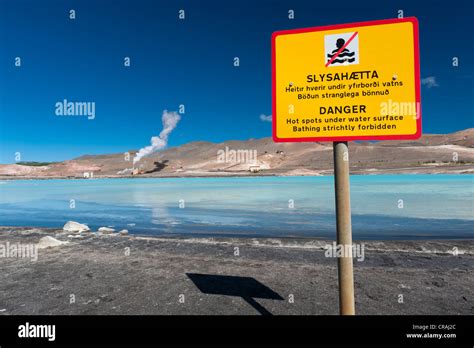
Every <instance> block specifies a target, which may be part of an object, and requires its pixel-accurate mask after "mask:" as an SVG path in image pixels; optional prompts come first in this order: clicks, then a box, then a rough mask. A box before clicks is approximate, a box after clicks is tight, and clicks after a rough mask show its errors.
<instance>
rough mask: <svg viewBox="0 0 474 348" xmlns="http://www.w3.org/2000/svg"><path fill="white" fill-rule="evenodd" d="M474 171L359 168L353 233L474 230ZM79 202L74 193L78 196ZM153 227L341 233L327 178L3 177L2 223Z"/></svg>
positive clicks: (453, 234) (159, 230)
mask: <svg viewBox="0 0 474 348" xmlns="http://www.w3.org/2000/svg"><path fill="white" fill-rule="evenodd" d="M473 198H474V176H473V175H365V176H359V175H354V176H351V206H352V225H353V236H354V239H437V238H439V239H445V238H474V228H473V226H474V221H473V220H474V199H473ZM71 200H73V201H71ZM68 220H73V221H77V222H81V223H85V224H87V225H89V227H91V229H97V228H99V227H101V226H111V227H114V228H115V229H117V230H119V229H127V230H128V231H129V232H130V233H140V234H150V235H177V236H181V235H185V236H190V235H192V236H199V237H204V236H205V237H209V236H233V237H239V236H241V237H292V236H297V237H322V238H334V237H335V215H334V182H333V177H332V176H320V177H246V178H156V179H89V180H5V181H0V225H3V226H38V227H62V226H63V225H64V223H65V222H66V221H68Z"/></svg>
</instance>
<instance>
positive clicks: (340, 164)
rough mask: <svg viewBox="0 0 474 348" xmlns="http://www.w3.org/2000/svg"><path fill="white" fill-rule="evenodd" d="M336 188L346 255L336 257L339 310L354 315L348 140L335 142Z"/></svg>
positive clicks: (340, 241)
mask: <svg viewBox="0 0 474 348" xmlns="http://www.w3.org/2000/svg"><path fill="white" fill-rule="evenodd" d="M333 151H334V187H335V192H336V230H337V246H338V248H342V249H343V254H342V256H340V257H339V258H338V260H337V262H338V276H339V312H340V314H341V315H354V314H355V305H354V272H353V264H352V263H353V259H352V226H351V194H350V185H349V148H348V146H347V142H345V141H341V142H336V141H335V142H333Z"/></svg>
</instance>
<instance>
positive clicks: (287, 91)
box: [272, 18, 421, 142]
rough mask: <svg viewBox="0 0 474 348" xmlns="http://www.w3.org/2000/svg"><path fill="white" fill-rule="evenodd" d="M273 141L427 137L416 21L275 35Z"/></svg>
mask: <svg viewBox="0 0 474 348" xmlns="http://www.w3.org/2000/svg"><path fill="white" fill-rule="evenodd" d="M272 68H273V86H272V88H273V113H272V114H273V139H274V140H275V141H277V142H282V141H291V142H299V141H349V140H382V139H417V138H419V137H420V136H421V108H420V72H419V70H420V68H419V45H418V21H417V20H416V18H402V19H389V20H381V21H372V22H363V23H352V24H342V25H334V26H326V27H316V28H308V29H296V30H286V31H278V32H275V33H273V35H272Z"/></svg>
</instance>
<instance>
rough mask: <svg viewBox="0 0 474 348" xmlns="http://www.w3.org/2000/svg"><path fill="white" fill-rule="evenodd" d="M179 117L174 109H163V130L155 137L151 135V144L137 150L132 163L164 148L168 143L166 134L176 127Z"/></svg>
mask: <svg viewBox="0 0 474 348" xmlns="http://www.w3.org/2000/svg"><path fill="white" fill-rule="evenodd" d="M180 119H181V116H180V115H179V114H178V113H177V112H176V111H171V112H168V110H163V116H161V121H162V122H163V130H162V131H161V133H160V135H158V136H157V137H156V136H155V137H151V145H149V146H146V147H144V148H142V149H140V151H138V152H137V154H136V155H135V157H134V158H133V164H135V163H137V162H138V161H140V160H141V159H142V158H143V157H145V156H148V155H150V154H152V153H154V152H156V151H158V150H161V149H163V148H165V147H166V145H167V144H168V136H169V135H170V133H171V132H172V131H173V129H175V128H176V125H177V124H178V122H179V120H180Z"/></svg>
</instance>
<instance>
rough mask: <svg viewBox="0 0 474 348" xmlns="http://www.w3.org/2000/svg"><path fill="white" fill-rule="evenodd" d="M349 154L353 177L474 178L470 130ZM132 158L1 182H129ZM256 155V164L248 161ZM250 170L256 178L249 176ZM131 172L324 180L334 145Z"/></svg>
mask: <svg viewBox="0 0 474 348" xmlns="http://www.w3.org/2000/svg"><path fill="white" fill-rule="evenodd" d="M349 149H350V161H351V172H352V173H353V174H375V173H474V128H470V129H466V130H463V131H459V132H455V133H451V134H444V135H441V134H426V135H424V136H423V137H421V138H420V139H419V140H416V141H381V142H351V143H350V144H349ZM232 151H234V152H232ZM135 153H136V150H134V151H130V158H129V161H127V160H126V157H125V155H124V154H123V153H117V154H108V155H84V156H81V157H78V158H76V159H73V160H68V161H64V162H58V163H52V164H48V165H44V166H28V165H19V164H7V165H0V176H1V177H2V178H4V179H5V178H19V177H22V178H52V177H76V178H82V177H84V173H87V174H86V176H87V175H90V173H93V177H127V176H132V170H131V169H132V167H133V156H134V154H135ZM226 154H227V157H226ZM254 154H256V156H255V161H249V159H250V160H252V159H254V158H253V155H254ZM219 155H220V157H219ZM233 156H234V157H233ZM222 160H223V161H222ZM250 167H253V169H254V170H256V171H257V173H251V172H250V171H249V168H250ZM135 168H137V170H135V173H134V174H136V175H133V176H139V177H160V176H165V177H166V176H179V177H186V176H229V175H324V174H330V173H332V144H331V143H274V142H273V140H272V139H271V138H262V139H250V140H246V141H241V140H230V141H226V142H223V143H219V144H215V143H210V142H202V141H199V142H192V143H188V144H184V145H182V146H178V147H172V148H168V149H166V150H163V151H161V152H157V153H155V154H153V155H152V156H150V157H147V158H144V159H142V160H141V161H140V162H138V163H137V164H136V166H135Z"/></svg>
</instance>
